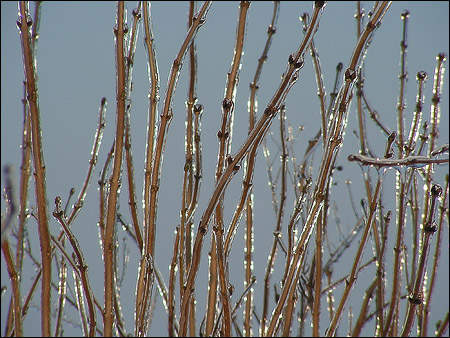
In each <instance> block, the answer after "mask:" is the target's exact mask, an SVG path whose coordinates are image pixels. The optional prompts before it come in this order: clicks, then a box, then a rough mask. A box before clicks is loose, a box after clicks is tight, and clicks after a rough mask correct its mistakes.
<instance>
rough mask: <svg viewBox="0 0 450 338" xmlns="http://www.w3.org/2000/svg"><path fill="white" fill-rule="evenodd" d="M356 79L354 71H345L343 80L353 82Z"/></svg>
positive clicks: (348, 69)
mask: <svg viewBox="0 0 450 338" xmlns="http://www.w3.org/2000/svg"><path fill="white" fill-rule="evenodd" d="M355 79H356V71H355V70H354V69H350V68H347V70H346V71H345V80H346V81H347V80H349V81H354V80H355Z"/></svg>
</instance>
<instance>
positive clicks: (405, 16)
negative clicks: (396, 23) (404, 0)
mask: <svg viewBox="0 0 450 338" xmlns="http://www.w3.org/2000/svg"><path fill="white" fill-rule="evenodd" d="M400 16H401V18H402V20H404V19H407V18H408V17H409V11H408V10H407V9H406V10H404V11H403V12H402V14H401V15H400Z"/></svg>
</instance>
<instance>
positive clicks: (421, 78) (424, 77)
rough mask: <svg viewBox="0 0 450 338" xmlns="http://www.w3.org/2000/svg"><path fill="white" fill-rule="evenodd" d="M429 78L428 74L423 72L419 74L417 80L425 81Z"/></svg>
mask: <svg viewBox="0 0 450 338" xmlns="http://www.w3.org/2000/svg"><path fill="white" fill-rule="evenodd" d="M427 77H428V74H427V72H425V71H423V70H421V71H420V72H418V73H417V80H422V81H425V80H426V79H427Z"/></svg>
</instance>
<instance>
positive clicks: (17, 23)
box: [16, 15, 22, 29]
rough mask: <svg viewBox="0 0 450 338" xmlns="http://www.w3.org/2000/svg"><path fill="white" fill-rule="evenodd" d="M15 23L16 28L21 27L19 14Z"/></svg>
mask: <svg viewBox="0 0 450 338" xmlns="http://www.w3.org/2000/svg"><path fill="white" fill-rule="evenodd" d="M16 25H17V28H19V29H21V28H22V16H21V15H19V17H18V18H17V20H16Z"/></svg>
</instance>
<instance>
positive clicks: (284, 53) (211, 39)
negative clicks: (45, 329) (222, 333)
mask: <svg viewBox="0 0 450 338" xmlns="http://www.w3.org/2000/svg"><path fill="white" fill-rule="evenodd" d="M134 6H135V3H127V8H128V14H129V15H128V16H129V19H128V22H129V25H130V24H131V10H132V9H133V8H134ZM272 6H273V5H272V3H271V2H257V1H255V2H252V4H251V7H250V10H249V13H248V25H247V35H246V41H245V54H244V55H243V59H242V69H241V73H240V80H239V87H238V90H237V96H236V103H235V106H236V109H235V120H234V121H235V126H234V135H233V150H234V151H236V150H237V149H238V148H239V146H240V144H241V143H242V141H243V140H244V139H245V137H246V135H247V128H248V126H247V124H248V117H247V100H248V96H249V86H248V85H249V83H250V82H251V81H252V79H253V76H254V72H255V70H256V64H257V60H258V58H259V57H260V55H261V52H262V49H263V46H264V43H265V39H266V30H267V25H268V24H269V22H270V20H271V16H272V8H273V7H272ZM365 6H366V7H368V6H370V5H369V4H366V5H365ZM448 7H449V5H448V2H432V1H427V2H394V3H393V4H392V6H391V8H390V9H389V11H388V13H387V15H386V17H385V18H384V20H383V24H382V25H381V27H380V28H379V29H378V31H377V32H376V33H375V36H374V39H373V41H372V43H371V45H370V47H369V52H368V55H367V57H366V59H365V63H366V73H365V74H366V81H365V87H364V88H365V91H366V93H367V95H368V98H369V100H370V102H371V104H372V105H373V106H374V108H375V109H376V110H377V111H378V112H379V114H380V115H381V117H382V119H383V121H384V122H385V123H386V124H388V125H389V126H390V128H391V129H396V115H397V114H396V104H397V99H398V88H399V81H398V74H399V59H400V41H401V27H402V21H401V19H400V13H401V12H402V11H403V10H404V9H409V11H410V17H409V29H408V53H407V60H408V61H407V69H408V74H409V81H408V84H407V102H408V104H407V107H406V119H405V125H406V128H407V130H409V126H410V121H411V116H412V112H413V110H414V106H415V96H416V80H415V77H416V74H417V72H418V71H422V70H424V71H426V72H427V73H428V82H427V84H426V92H425V105H424V111H425V115H424V119H429V111H430V104H431V101H430V99H431V96H432V92H431V91H432V84H433V76H434V68H435V65H436V61H435V58H436V55H437V54H438V53H440V52H445V53H447V54H448V51H449V47H448V44H449V36H448V35H449V34H448V33H449V23H448V22H449V21H448V10H449V8H448ZM115 8H116V6H115V3H114V2H92V3H81V2H44V3H43V5H42V18H41V22H40V30H39V33H40V38H39V42H38V47H37V48H38V52H37V69H38V80H39V81H38V85H39V105H40V111H41V124H42V137H43V142H44V159H45V164H46V168H47V196H48V201H49V202H50V203H49V214H50V213H51V210H53V205H52V201H53V200H54V197H55V196H57V195H60V196H61V197H62V198H63V200H64V199H66V198H67V194H68V192H69V190H70V188H72V187H75V188H76V189H77V193H78V191H79V189H80V188H81V186H82V183H83V181H84V178H85V175H86V171H87V167H88V164H89V162H88V161H89V158H90V152H91V149H92V142H93V139H94V133H95V130H96V128H97V122H98V107H99V104H100V100H101V98H102V97H106V98H107V99H108V108H107V113H106V115H107V117H106V120H107V126H106V130H105V134H104V138H103V143H102V148H101V150H100V155H99V160H98V163H99V164H98V168H97V171H96V173H95V174H94V177H93V179H92V183H91V187H90V189H89V191H88V196H87V198H86V200H85V205H84V207H83V210H82V212H81V213H80V215H79V216H78V218H77V220H76V222H75V224H74V232H75V234H76V235H77V236H78V239H79V241H80V244H81V246H82V248H83V250H85V255H86V257H87V259H88V264H89V272H90V279H91V283H92V284H93V289H94V292H95V294H96V296H97V298H98V299H100V300H103V292H102V285H103V265H102V259H101V251H100V248H99V245H98V242H99V240H98V231H97V228H96V223H97V221H98V194H97V187H98V185H97V179H98V172H99V170H100V168H101V166H102V165H103V163H104V160H105V157H106V154H107V152H108V151H109V148H110V146H111V143H112V140H113V135H114V130H115V83H116V82H115V53H114V39H113V33H112V31H113V26H114V21H115ZM311 8H312V5H311V2H293V1H290V2H283V3H281V8H280V13H279V18H278V24H277V33H276V34H275V36H274V40H273V43H272V46H271V50H270V52H269V57H268V60H267V62H266V64H265V66H264V69H263V73H262V76H261V79H260V90H259V94H258V98H259V113H261V112H262V111H263V110H264V107H265V105H266V104H267V102H268V101H269V100H270V98H271V97H272V95H273V93H274V91H275V89H276V88H277V86H278V84H279V79H280V76H281V74H282V73H283V72H284V70H285V68H286V63H287V60H288V56H289V54H290V53H292V52H294V51H295V50H296V49H297V48H298V45H299V43H300V41H301V38H302V36H303V33H302V24H301V22H300V21H299V19H298V18H299V16H300V15H301V14H302V13H303V12H311ZM187 9H188V3H187V2H155V3H153V4H152V18H153V28H154V37H155V44H156V55H157V60H158V67H159V74H160V79H161V91H160V94H161V100H163V99H164V93H165V88H166V82H167V77H168V72H169V69H170V66H171V64H172V61H173V60H174V58H175V56H176V54H177V52H178V49H179V47H180V44H181V42H182V41H183V39H184V37H185V32H186V22H187V19H186V14H187ZM367 10H368V8H366V11H367ZM237 13H238V3H236V2H216V3H214V4H213V5H212V7H211V10H210V12H209V14H208V16H207V19H206V24H205V25H204V26H203V27H201V28H200V30H199V32H198V35H197V38H196V45H197V51H198V89H197V96H198V98H199V103H201V104H203V105H204V113H203V119H202V141H203V146H202V147H203V166H204V168H203V181H202V191H201V196H200V200H199V206H198V210H197V214H196V218H195V220H196V221H195V224H198V221H199V219H200V216H201V214H202V212H203V210H204V208H205V206H206V203H207V201H208V199H209V197H210V195H211V192H212V190H213V188H214V184H213V182H214V172H215V163H216V157H217V137H216V134H217V130H218V129H219V120H220V116H221V102H222V99H223V96H224V88H225V84H226V73H227V72H228V71H229V69H230V63H231V60H232V57H233V46H234V37H235V31H236V21H237ZM354 13H355V3H354V2H329V3H328V4H327V6H326V8H325V11H324V13H323V16H322V19H321V23H320V27H319V30H318V32H317V34H316V36H315V42H316V46H317V49H318V51H319V55H320V60H321V63H322V70H323V76H324V80H325V87H326V89H327V92H329V91H330V90H331V88H332V86H333V83H334V76H335V68H336V65H337V63H338V62H343V64H344V67H345V66H346V65H347V64H348V62H349V59H350V56H351V53H352V51H353V47H354V45H355V41H356V33H355V31H356V28H355V27H356V24H355V19H354ZM16 19H17V3H16V2H3V1H2V2H1V166H2V167H3V166H4V165H5V164H11V165H13V166H14V168H15V172H16V179H17V180H18V177H19V175H18V174H19V168H20V160H21V152H20V144H21V131H22V120H23V117H22V105H21V99H22V93H23V88H22V81H23V78H24V74H23V65H22V56H21V48H20V44H19V42H20V38H19V33H18V30H17V28H16V24H15V22H16ZM187 69H188V67H187V65H185V66H184V67H183V69H182V72H181V77H180V80H179V83H178V87H177V91H176V94H175V98H174V106H173V113H174V118H173V121H172V123H171V125H170V129H169V133H168V141H167V146H166V152H165V156H164V164H163V172H162V178H161V189H160V195H159V201H160V202H159V209H158V228H157V236H158V237H157V242H156V250H157V251H156V252H157V253H156V257H155V259H156V262H157V264H158V266H159V267H160V269H161V270H162V273H163V275H164V277H165V279H166V281H167V279H168V275H169V273H168V265H169V262H170V259H171V257H172V247H173V240H174V235H173V233H174V229H175V226H176V225H177V224H178V221H179V209H180V204H181V193H180V191H181V182H182V172H183V167H184V123H185V122H184V121H185V100H186V95H187V89H186V88H187V87H186V83H187V82H186V81H187V78H188V77H187V75H188V74H187ZM133 82H134V89H133V94H132V105H133V108H132V113H131V114H132V130H133V135H132V141H133V156H134V166H135V170H136V183H137V194H138V199H140V198H141V196H142V191H141V189H142V188H141V187H142V182H143V178H142V176H143V175H142V174H143V167H144V151H145V139H146V130H147V128H146V123H147V112H148V99H147V94H148V76H147V61H146V56H145V52H144V48H143V43H142V29H141V30H140V36H139V40H138V44H137V52H136V57H135V66H134V71H133ZM448 102H449V95H448V73H445V77H444V90H443V93H442V100H441V109H442V113H441V129H440V138H439V142H438V144H439V145H441V144H443V143H448V139H449V132H448V123H449V113H448V112H449V110H448V107H449V105H448ZM159 107H160V108H161V107H162V101H161V103H160V106H159ZM318 112H319V105H318V99H317V89H316V84H315V79H314V74H313V68H312V63H311V57H310V56H309V55H308V56H307V58H306V62H305V67H304V68H303V69H302V70H301V73H300V80H299V82H298V83H297V84H296V85H295V87H294V88H293V90H292V91H291V93H290V96H289V98H288V100H287V114H288V118H289V121H290V123H291V124H292V126H293V128H298V126H300V125H302V126H304V127H305V129H304V131H303V132H301V134H300V136H299V139H298V140H297V142H296V143H295V144H296V150H295V152H296V155H297V156H298V157H300V156H301V155H302V154H303V152H304V149H305V146H306V145H307V142H308V140H309V139H310V138H311V137H312V136H313V135H314V134H315V133H316V131H317V130H318V128H319V127H320V119H319V114H318ZM349 114H350V115H349V123H348V126H347V132H346V138H345V143H344V147H343V148H342V149H341V152H340V155H339V158H338V164H339V165H342V166H343V169H344V170H343V171H340V172H336V173H335V176H334V180H335V181H334V182H335V183H336V187H334V188H333V189H340V192H338V193H336V194H335V195H334V200H333V198H332V201H333V202H336V204H337V206H338V213H339V217H340V220H341V222H342V224H343V226H344V228H345V229H349V228H351V227H352V226H353V224H354V222H355V216H354V214H353V211H352V209H351V206H350V202H349V198H348V195H347V190H346V187H345V184H344V181H345V180H348V179H349V180H352V182H353V187H352V189H353V192H354V194H355V199H356V200H357V201H359V199H361V198H364V197H365V194H364V193H363V191H364V190H363V188H362V186H361V182H362V181H361V173H360V170H359V168H358V166H357V165H356V164H355V163H348V162H347V160H346V159H347V156H348V154H350V153H356V152H358V149H359V148H358V142H357V140H356V137H355V135H354V133H353V131H354V130H357V123H356V109H355V104H353V105H352V107H351V109H350V113H349ZM366 122H367V125H368V130H369V131H368V132H369V138H370V142H371V145H372V149H373V150H374V151H375V153H376V155H377V156H382V154H383V151H384V144H385V138H384V137H383V136H382V135H381V133H380V131H379V129H377V128H376V127H375V126H374V124H373V122H372V121H371V120H370V118H368V117H367V119H366ZM316 156H319V155H316ZM300 158H301V157H300ZM257 163H258V164H257V172H256V173H255V181H254V183H255V196H256V197H255V204H256V206H255V208H256V209H255V217H256V234H255V269H254V273H255V275H256V277H257V279H258V284H257V285H256V286H255V292H256V293H257V298H256V300H255V305H256V306H257V309H258V312H259V313H260V312H261V298H262V293H261V290H262V286H263V283H262V281H263V276H264V269H265V264H266V259H267V255H268V249H267V248H268V247H269V245H270V244H269V243H270V241H271V236H272V231H273V224H274V222H275V215H274V212H273V209H272V206H271V196H270V190H269V188H268V185H267V174H266V168H265V161H264V158H263V156H262V152H260V153H259V158H258V162H257ZM446 172H447V173H448V166H446V167H444V168H439V170H438V171H437V174H436V177H435V179H436V180H437V181H438V182H439V183H441V184H443V183H444V180H443V177H444V174H445V173H446ZM2 175H3V174H2ZM394 177H395V175H394V174H393V171H390V172H389V173H388V174H387V176H386V178H385V179H386V181H387V182H389V183H387V185H391V186H392V185H393V184H394V183H395V178H394ZM388 180H389V181H388ZM1 184H2V187H3V186H4V182H3V177H2V182H1ZM31 185H32V184H31ZM239 186H240V178H238V177H236V178H235V180H234V182H233V183H232V184H231V185H230V191H229V192H227V195H226V197H228V200H227V204H226V206H225V207H226V209H225V210H226V211H227V212H228V213H227V218H226V222H228V221H229V220H230V218H231V216H232V212H233V210H234V209H233V208H234V205H235V203H236V201H237V196H238V192H239V190H240V189H239ZM338 191H339V190H338ZM389 193H392V192H391V191H388V192H386V193H385V194H386V195H387V196H385V198H386V201H390V202H391V203H394V201H395V199H392V197H389ZM340 194H345V196H343V197H342V198H340V197H339V196H340ZM126 195H127V189H126V188H125V189H123V190H122V198H121V210H122V213H123V214H125V215H128V205H127V200H126ZM33 198H34V195H33V189H30V200H31V202H30V204H31V205H34V202H33ZM1 205H2V212H4V210H5V206H4V201H3V200H2V204H1ZM287 205H288V207H287V211H286V213H285V217H288V216H289V214H290V212H291V210H292V205H293V200H292V196H291V197H290V199H289V200H288V204H287ZM358 205H359V204H358ZM393 208H394V209H395V206H394V207H393ZM393 211H394V210H393ZM360 212H361V211H360ZM330 218H331V217H330ZM28 225H29V232H30V237H31V238H34V239H35V238H36V236H37V233H36V223H35V221H34V220H33V219H29V221H28ZM331 226H335V224H332V225H331ZM51 231H52V233H57V232H59V227H58V225H57V223H56V222H55V221H54V220H51ZM209 238H210V236H209V235H208V236H207V237H206V240H205V247H204V249H203V256H202V263H201V269H200V271H199V275H198V276H199V277H198V279H197V281H198V283H199V285H203V290H202V289H200V290H201V291H197V295H198V313H200V314H202V313H203V311H204V308H205V295H206V293H205V292H204V290H205V289H206V288H204V285H205V284H204V283H205V281H206V279H207V252H208V250H209ZM242 238H243V232H242V228H241V229H240V231H239V232H238V234H237V237H236V243H235V246H234V247H233V250H234V251H233V259H235V261H236V264H233V266H232V267H231V270H232V271H231V275H230V282H231V283H233V284H234V285H235V287H236V292H235V295H240V292H241V291H242V288H243V287H242V276H243V274H242V270H243V262H242V260H243V258H242V257H243V256H242ZM128 247H129V250H130V255H131V260H130V263H129V264H128V267H127V275H126V279H125V281H124V286H123V288H122V298H123V299H122V302H123V304H122V305H123V309H124V313H125V316H126V318H125V321H126V327H127V330H128V332H132V330H133V315H132V313H133V310H134V292H135V280H136V269H137V255H138V251H137V250H136V248H135V247H134V245H133V243H132V242H131V241H129V242H128ZM368 251H370V250H369V249H368ZM442 251H443V253H442V255H443V257H442V259H443V260H442V262H441V264H442V265H445V262H448V226H446V227H445V229H444V238H443V246H442ZM33 252H34V254H35V255H36V256H38V255H39V247H38V244H37V242H36V243H35V244H34V246H33ZM279 255H280V254H279ZM369 255H370V253H369ZM369 255H367V256H366V258H367V257H369ZM350 256H351V255H350ZM350 256H349V257H350ZM445 258H446V259H445ZM347 259H350V258H348V257H347ZM349 265H350V264H349V263H347V264H343V265H342V266H343V269H344V270H343V272H342V273H339V272H340V271H337V272H336V276H335V279H338V278H340V277H341V276H343V275H344V274H345V273H348V271H347V269H348V266H349ZM28 268H29V269H30V270H31V269H34V268H33V267H31V266H30V265H29V266H28ZM387 273H388V274H390V273H392V271H391V270H389V269H388V271H387ZM31 276H33V273H32V272H30V273H29V275H27V276H26V278H25V279H26V280H25V281H24V284H25V285H29V283H30V278H31ZM371 276H372V275H370V276H369V277H367V276H362V277H361V278H366V280H365V282H361V283H360V284H361V285H358V284H357V287H356V288H355V291H354V292H353V298H352V299H351V301H350V305H352V306H353V307H354V309H355V310H356V311H357V309H358V308H359V304H360V299H361V296H362V294H363V292H364V290H365V287H366V285H367V283H368V281H370V279H371V278H372V277H371ZM362 280H364V279H362ZM448 281H449V276H448V270H447V271H444V270H441V271H440V275H439V288H440V289H439V292H437V293H435V295H434V297H435V301H437V303H438V304H435V306H436V309H439V310H436V312H435V313H432V322H431V324H432V325H434V322H435V321H436V320H438V319H442V318H443V313H445V312H448V308H449V302H448ZM272 282H276V279H275V278H274V279H272ZM366 282H367V283H366ZM3 285H8V278H7V275H6V273H5V264H4V261H3V259H2V286H3ZM25 289H26V288H25ZM402 292H403V293H404V292H405V290H402ZM237 297H238V296H235V298H234V301H236V300H237ZM8 298H9V293H7V296H6V297H5V298H4V299H3V300H2V322H1V329H2V332H3V331H4V323H5V321H4V314H5V312H6V309H7V304H8V303H9V300H8ZM336 298H337V300H339V299H340V297H339V296H336ZM38 299H39V298H38V297H36V298H35V300H34V302H33V303H34V306H35V307H34V308H32V309H31V310H30V313H29V314H28V316H27V320H26V322H25V323H26V325H25V326H24V330H25V334H26V335H39V334H40V318H39V317H40V315H39V310H38V309H37V308H36V306H38V305H39V300H38ZM54 299H56V296H55V298H54ZM439 299H440V300H439ZM441 300H442V301H441ZM323 304H324V305H323V309H325V303H323ZM155 311H156V312H155V318H154V320H153V323H152V328H151V331H150V333H151V335H162V336H165V335H167V325H166V322H167V320H166V315H165V314H164V311H163V307H162V304H161V302H160V300H158V304H157V307H156V310H155ZM324 318H325V317H324ZM98 319H99V320H100V318H98ZM402 319H403V317H402V318H401V320H402ZM342 323H343V324H342V326H343V327H342V329H341V330H340V334H345V332H346V331H345V327H346V326H347V320H346V319H343V320H342ZM198 325H199V323H198ZM325 329H326V321H325V319H324V321H323V322H322V325H321V332H322V333H323V332H324V330H325ZM72 330H74V331H73V333H72ZM76 332H80V331H76V329H75V328H72V327H71V326H70V325H67V326H66V332H65V334H69V333H70V335H72V334H75V335H76V334H77V333H76ZM369 334H371V333H369ZM413 334H415V333H414V332H413Z"/></svg>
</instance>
